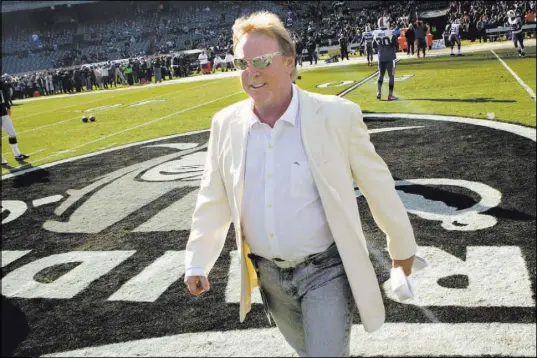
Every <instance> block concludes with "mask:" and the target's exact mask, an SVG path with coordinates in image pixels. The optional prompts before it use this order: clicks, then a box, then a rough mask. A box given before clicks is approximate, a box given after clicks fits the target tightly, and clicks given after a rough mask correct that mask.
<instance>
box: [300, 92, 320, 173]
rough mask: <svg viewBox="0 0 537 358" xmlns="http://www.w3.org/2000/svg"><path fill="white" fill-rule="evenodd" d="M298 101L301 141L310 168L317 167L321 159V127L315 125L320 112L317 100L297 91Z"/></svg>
mask: <svg viewBox="0 0 537 358" xmlns="http://www.w3.org/2000/svg"><path fill="white" fill-rule="evenodd" d="M298 93H299V99H300V129H301V131H302V141H303V143H304V149H305V150H306V155H307V156H308V163H309V165H310V167H312V166H313V167H315V168H316V167H317V164H318V163H320V161H321V160H322V158H323V155H324V153H323V146H324V143H323V137H324V136H323V133H322V128H323V126H322V125H317V121H318V120H319V117H318V114H317V113H318V112H319V110H320V107H319V103H318V102H317V100H316V99H315V98H313V97H311V96H310V95H308V94H307V93H306V92H304V91H302V90H300V89H299V90H298ZM321 119H322V118H321Z"/></svg>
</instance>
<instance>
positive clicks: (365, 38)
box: [360, 31, 373, 47]
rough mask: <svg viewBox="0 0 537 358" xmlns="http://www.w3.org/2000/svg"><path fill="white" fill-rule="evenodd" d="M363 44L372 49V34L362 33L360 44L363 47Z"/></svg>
mask: <svg viewBox="0 0 537 358" xmlns="http://www.w3.org/2000/svg"><path fill="white" fill-rule="evenodd" d="M364 43H365V45H366V46H367V47H373V34H372V33H371V32H370V31H367V32H364V34H363V35H362V42H360V44H361V45H363V44H364Z"/></svg>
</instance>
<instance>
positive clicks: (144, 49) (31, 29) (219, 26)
mask: <svg viewBox="0 0 537 358" xmlns="http://www.w3.org/2000/svg"><path fill="white" fill-rule="evenodd" d="M67 3H68V2H66V1H55V2H54V1H53V2H39V1H37V2H35V1H34V2H24V1H21V2H17V1H4V2H3V6H2V10H3V12H2V20H3V21H2V73H8V74H10V75H12V76H14V77H15V79H14V80H15V81H17V80H20V81H21V82H23V83H27V82H28V81H29V82H30V83H32V84H31V85H33V86H34V87H35V88H36V89H37V85H36V82H35V81H37V78H39V76H44V74H45V73H46V72H47V71H50V70H51V69H55V73H58V72H61V69H64V70H63V72H66V71H67V73H69V72H68V70H75V69H77V68H80V66H82V65H91V64H94V63H98V62H105V61H117V60H120V59H135V58H140V57H144V59H143V60H142V62H144V61H147V60H148V59H149V58H150V57H152V58H157V57H158V58H160V59H164V58H166V56H168V57H169V56H171V54H173V53H176V52H178V51H184V50H191V49H208V50H209V52H211V53H218V54H220V55H222V54H224V53H225V52H226V51H228V50H230V48H231V45H232V44H231V26H232V24H233V21H234V20H235V19H236V18H237V17H239V16H242V15H246V14H249V13H252V12H255V11H259V10H269V11H272V12H274V13H276V14H278V15H279V16H280V17H281V19H282V21H283V22H284V23H285V24H286V26H287V27H288V28H289V30H290V31H291V33H292V35H293V38H294V40H295V42H297V46H298V44H299V43H300V46H301V48H305V49H307V48H310V49H311V48H315V47H317V48H319V47H322V46H334V45H339V40H338V39H339V38H341V37H342V36H343V37H346V38H347V39H348V41H347V42H348V43H349V44H352V43H353V39H356V38H358V37H359V36H360V35H361V32H362V31H363V29H364V28H365V26H367V25H369V26H370V27H371V28H375V27H376V25H375V24H376V21H377V19H378V18H379V16H381V15H382V14H385V15H386V16H388V17H389V18H390V23H391V24H392V26H394V27H395V29H398V28H403V27H406V26H408V22H409V21H411V20H412V19H413V18H415V16H418V14H419V12H420V11H423V10H435V9H436V10H437V9H440V10H443V9H448V11H447V15H446V20H445V21H447V19H448V18H449V17H453V16H456V17H459V18H461V19H462V22H463V25H464V27H463V31H464V32H463V38H467V39H470V40H472V41H475V40H477V39H479V41H486V40H487V35H486V30H487V29H491V28H497V27H503V26H504V25H505V21H506V17H505V16H506V12H507V9H508V8H509V7H510V6H515V5H516V8H517V11H519V13H520V15H521V16H523V17H524V16H526V20H527V21H533V22H535V15H534V14H535V7H534V4H533V2H529V1H518V0H517V1H513V2H509V3H507V2H505V1H496V2H483V1H434V2H427V1H420V2H417V1H413V0H411V1H404V2H401V1H347V2H345V1H317V2H302V1H251V2H234V1H215V2H167V1H161V2H153V1H131V2H118V1H107V2H104V1H86V2H82V1H71V3H72V5H71V6H67V5H66V4H67ZM24 4H26V5H27V7H24ZM4 5H5V6H4ZM38 5H39V6H38ZM53 6H54V9H52V7H53ZM23 8H24V9H26V10H23ZM528 14H533V15H532V16H530V17H527V15H528ZM528 19H530V20H528ZM531 19H532V20H531ZM442 29H443V28H440V30H437V27H436V25H435V24H433V26H431V29H430V30H431V32H432V35H433V37H434V38H437V39H438V38H441V37H442V31H441V30H442ZM351 48H353V49H354V48H356V44H354V47H352V46H351ZM213 56H214V55H213ZM194 60H195V59H194ZM149 61H151V60H149ZM131 62H132V61H131ZM73 66H74V67H73ZM149 67H151V65H150V66H149ZM194 67H195V66H193V68H194ZM38 71H40V73H37V72H38ZM71 80H73V81H74V78H72V79H71ZM24 92H25V91H23V93H24Z"/></svg>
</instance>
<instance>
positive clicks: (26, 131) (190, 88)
mask: <svg viewBox="0 0 537 358" xmlns="http://www.w3.org/2000/svg"><path fill="white" fill-rule="evenodd" d="M210 84H211V83H210V82H208V83H204V84H202V85H199V86H194V87H189V88H181V89H179V90H177V91H174V92H171V93H166V94H163V95H160V96H157V97H150V99H155V98H161V97H165V96H169V95H172V94H176V93H177V92H181V91H187V90H192V89H194V88H199V87H203V86H207V85H210ZM126 94H129V92H127V93H122V94H119V95H116V96H112V97H108V98H106V100H109V99H112V98H116V97H120V96H124V95H126ZM102 100H104V99H103V98H100V99H97V100H94V101H89V102H84V103H82V104H81V105H84V104H88V103H91V102H96V101H102ZM138 102H139V101H137V102H133V103H129V104H128V105H132V104H135V103H138ZM128 105H127V104H126V105H125V106H128ZM68 107H73V106H68ZM63 108H67V107H63ZM114 108H115V107H114ZM58 109H60V108H58ZM58 109H55V110H58ZM110 109H112V108H110ZM48 112H52V111H47V112H41V113H38V114H43V113H48ZM32 116H33V114H32ZM23 118H26V117H20V118H19V117H18V118H17V119H23ZM75 119H80V116H76V117H73V118H69V119H65V120H63V121H59V122H54V123H50V124H45V125H42V126H39V127H35V128H32V129H27V130H25V131H21V132H17V134H18V135H19V137H20V135H21V134H23V133H29V132H34V131H36V130H39V129H43V128H46V127H51V126H55V125H57V124H62V123H65V122H69V121H72V120H75ZM5 137H7V134H5V135H3V136H2V138H5Z"/></svg>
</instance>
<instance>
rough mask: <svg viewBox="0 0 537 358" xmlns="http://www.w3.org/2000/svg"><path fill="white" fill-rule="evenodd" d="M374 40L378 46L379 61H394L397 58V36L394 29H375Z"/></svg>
mask: <svg viewBox="0 0 537 358" xmlns="http://www.w3.org/2000/svg"><path fill="white" fill-rule="evenodd" d="M373 41H374V44H375V47H376V48H377V55H378V60H379V62H381V61H393V60H395V59H396V58H397V56H396V51H397V36H396V35H395V33H394V32H393V31H392V30H375V31H373Z"/></svg>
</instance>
